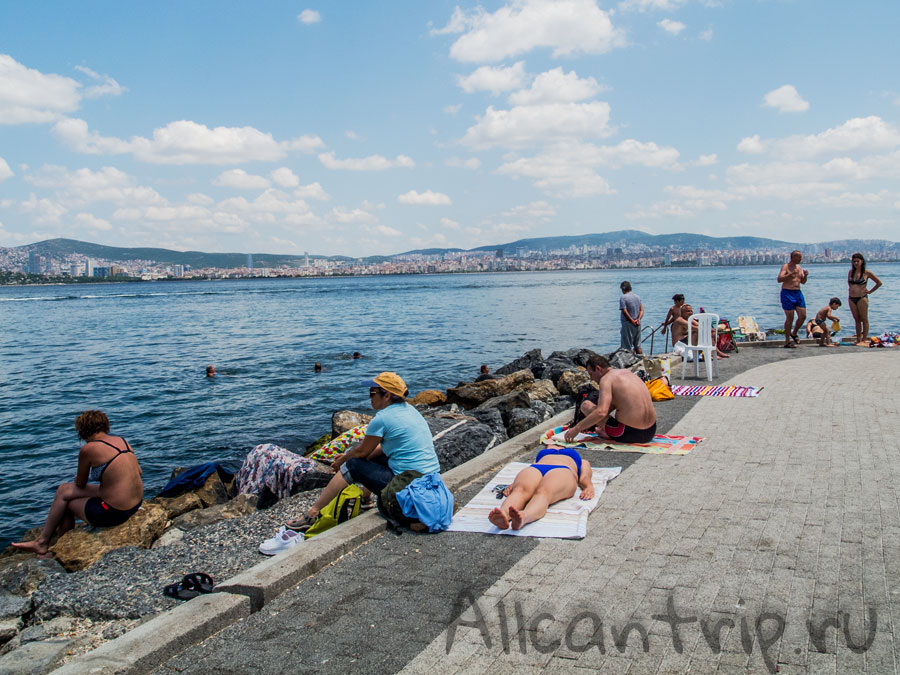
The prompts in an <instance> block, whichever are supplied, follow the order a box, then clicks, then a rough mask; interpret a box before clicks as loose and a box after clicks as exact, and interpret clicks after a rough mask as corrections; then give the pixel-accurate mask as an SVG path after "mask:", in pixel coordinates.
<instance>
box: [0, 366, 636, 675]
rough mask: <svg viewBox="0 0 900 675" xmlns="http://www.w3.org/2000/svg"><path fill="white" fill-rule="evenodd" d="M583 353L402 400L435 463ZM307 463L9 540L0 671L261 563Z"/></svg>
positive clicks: (63, 654)
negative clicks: (112, 518)
mask: <svg viewBox="0 0 900 675" xmlns="http://www.w3.org/2000/svg"><path fill="white" fill-rule="evenodd" d="M592 354H593V352H591V351H590V350H587V349H570V350H568V351H564V352H553V353H552V354H550V356H548V357H547V358H544V357H543V355H542V354H541V352H540V351H539V350H532V351H530V352H528V353H526V354H524V355H523V356H521V357H520V358H518V359H516V360H514V361H512V362H511V363H509V364H506V365H505V366H503V367H501V368H498V369H497V371H496V376H495V378H494V379H492V380H485V381H483V382H468V383H460V384H459V385H458V386H456V387H452V388H450V389H448V390H446V391H438V390H427V391H423V392H420V393H419V394H417V395H416V396H415V397H413V398H411V399H410V402H411V403H412V404H413V405H415V406H416V407H417V409H418V410H420V412H422V414H423V416H424V417H425V418H426V420H427V422H428V425H429V427H430V429H431V431H432V435H433V437H434V443H435V449H436V451H437V454H438V457H439V459H440V463H441V469H442V470H443V471H447V470H449V469H452V468H453V467H455V466H458V465H460V464H462V463H463V462H466V461H468V460H469V459H471V458H473V457H476V456H478V455H480V454H481V453H483V452H485V451H486V450H489V449H490V448H492V447H494V446H496V445H498V444H500V443H502V442H504V441H506V440H507V439H508V438H510V437H511V436H515V435H517V434H520V433H522V432H523V431H526V430H527V429H529V428H531V427H533V426H535V425H537V424H539V423H541V422H543V421H545V420H547V419H549V418H550V417H552V416H553V415H554V414H556V413H558V412H561V411H563V410H565V409H566V408H569V407H571V406H572V405H573V403H574V400H575V398H574V395H575V394H576V393H577V392H578V390H579V389H580V388H581V387H583V386H585V385H589V384H590V379H589V378H588V376H587V372H586V371H585V368H584V366H585V364H586V363H587V360H588V358H590V356H591V355H592ZM610 356H611V360H612V361H613V363H614V364H615V365H617V366H618V367H630V366H631V365H633V363H634V362H635V361H636V360H637V359H635V357H633V356H632V355H631V354H630V353H623V352H617V353H614V354H612V355H610ZM369 419H371V417H370V416H369V415H368V414H367V413H364V412H357V411H347V410H344V411H338V412H336V413H335V414H334V416H333V418H332V429H331V434H328V435H327V437H329V438H332V437H335V436H337V435H339V434H340V433H342V432H343V431H346V430H347V429H349V428H352V427H354V426H358V425H360V424H365V423H366V422H368V420H369ZM317 467H318V468H317V469H316V470H315V471H312V472H310V473H309V474H307V475H306V476H305V477H304V479H303V482H302V484H298V485H297V486H295V487H296V488H297V489H296V490H295V491H294V492H295V493H296V494H294V495H293V496H291V497H289V498H287V499H282V500H280V501H278V500H275V499H274V498H273V497H272V496H271V495H268V496H267V495H260V497H259V498H257V496H256V495H236V494H235V493H236V490H235V486H234V484H233V482H223V481H222V480H221V479H220V478H219V475H218V474H216V473H214V474H212V475H211V476H210V477H209V478H208V479H207V481H206V484H205V485H203V486H202V487H201V488H199V489H196V490H192V491H190V492H186V493H184V494H182V495H180V496H178V497H175V498H171V499H164V498H160V497H156V498H153V499H149V500H146V501H145V502H144V506H143V508H142V509H141V510H140V511H139V512H138V513H137V514H136V515H135V516H133V517H132V518H131V519H130V520H129V521H127V522H126V523H125V524H123V525H121V526H119V527H115V528H108V529H103V530H97V529H95V528H89V527H83V526H80V527H77V528H76V529H74V530H72V531H71V532H68V533H66V534H65V535H64V536H62V537H60V538H59V540H58V541H56V542H53V545H52V547H51V551H52V553H53V555H54V556H55V559H50V560H38V559H36V558H35V557H34V556H33V555H32V554H22V553H20V552H17V551H15V550H13V549H7V550H6V551H4V552H3V553H0V673H2V672H33V673H41V672H48V671H49V670H50V669H52V668H53V667H55V666H56V665H58V664H59V663H60V662H62V661H64V660H66V659H67V658H68V657H70V656H71V655H76V654H79V653H83V652H85V651H88V650H90V649H92V648H94V647H96V646H97V645H98V644H99V643H100V642H102V641H104V640H107V639H111V638H114V637H117V636H118V635H120V634H121V633H123V632H125V631H127V630H129V629H130V628H131V627H132V626H134V625H135V624H136V623H138V622H140V621H141V620H143V619H145V618H146V617H149V616H152V615H154V614H156V613H158V612H160V611H164V610H166V609H169V608H171V607H173V606H175V604H177V601H175V600H173V599H171V598H168V597H166V596H164V595H163V593H162V589H163V587H164V586H165V585H166V584H169V583H173V582H175V581H179V580H180V579H181V578H182V577H183V576H184V575H185V574H186V573H189V572H196V571H203V572H206V573H208V574H210V575H212V577H213V578H214V579H215V580H216V581H221V580H224V579H227V578H229V577H231V576H234V575H235V574H237V573H239V572H242V571H244V570H246V569H248V568H249V567H251V566H253V565H254V564H256V563H258V562H260V560H262V556H261V555H260V554H259V553H258V550H257V547H258V545H259V543H260V542H261V541H263V540H265V539H267V538H269V537H270V536H271V535H272V533H273V532H274V531H275V530H276V529H277V528H278V526H280V525H281V524H282V523H284V522H285V520H287V519H288V518H291V517H295V516H297V515H298V514H301V513H303V512H304V511H305V510H306V509H307V508H308V507H309V506H310V505H311V504H312V502H313V501H314V499H315V496H316V493H317V489H318V488H319V487H320V486H321V485H323V484H324V482H326V481H327V480H328V478H329V477H330V475H331V474H330V469H329V468H328V467H327V466H325V465H317ZM177 471H178V470H176V472H175V473H177ZM34 533H36V531H34ZM34 533H32V534H30V536H29V533H26V534H25V536H24V537H23V538H24V539H29V538H33V536H34Z"/></svg>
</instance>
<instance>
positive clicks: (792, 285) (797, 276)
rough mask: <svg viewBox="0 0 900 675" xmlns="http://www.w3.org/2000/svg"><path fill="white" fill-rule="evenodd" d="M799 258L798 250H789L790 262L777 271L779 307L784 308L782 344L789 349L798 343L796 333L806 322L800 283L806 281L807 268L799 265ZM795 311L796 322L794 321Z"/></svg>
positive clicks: (804, 303) (807, 275)
mask: <svg viewBox="0 0 900 675" xmlns="http://www.w3.org/2000/svg"><path fill="white" fill-rule="evenodd" d="M801 260H803V254H802V253H800V251H791V260H790V262H787V263H785V264H784V265H782V266H781V271H780V272H779V273H778V282H779V283H780V284H781V309H783V310H784V346H785V348H791V349H793V348H796V347H797V346H798V345H799V344H800V337H799V336H798V335H797V333H798V331H799V330H800V327H801V326H802V325H803V324H804V323H805V322H806V300H805V299H804V298H803V291H801V290H800V285H801V284H805V283H806V279H807V277H809V270H805V269H803V268H802V267H800V261H801ZM795 312H796V314H797V321H796V322H794V313H795ZM792 328H793V330H792ZM791 340H793V342H792V341H791Z"/></svg>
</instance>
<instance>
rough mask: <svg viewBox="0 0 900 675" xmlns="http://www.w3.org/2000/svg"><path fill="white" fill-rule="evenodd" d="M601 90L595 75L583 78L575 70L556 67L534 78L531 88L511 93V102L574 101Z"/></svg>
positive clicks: (522, 103) (531, 103)
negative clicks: (564, 70)
mask: <svg viewBox="0 0 900 675" xmlns="http://www.w3.org/2000/svg"><path fill="white" fill-rule="evenodd" d="M600 91H602V87H601V86H600V85H599V84H597V80H595V79H594V78H593V77H588V78H584V79H582V78H580V77H578V74H577V73H576V72H575V71H574V70H572V71H569V72H568V73H563V69H562V68H554V69H553V70H548V71H547V72H545V73H541V74H540V75H538V76H537V77H536V78H534V81H533V82H532V83H531V88H530V89H523V90H521V91H517V92H515V93H513V94H510V97H509V102H510V103H511V104H513V105H535V104H539V103H573V102H575V101H582V100H584V99H586V98H591V97H592V96H596V95H597V94H598V93H600Z"/></svg>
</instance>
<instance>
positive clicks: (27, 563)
mask: <svg viewBox="0 0 900 675" xmlns="http://www.w3.org/2000/svg"><path fill="white" fill-rule="evenodd" d="M7 560H9V561H10V562H9V564H7V565H6V566H5V567H3V569H2V570H0V590H2V591H5V592H7V593H12V594H13V595H31V594H32V593H34V591H35V590H36V589H37V587H38V586H40V585H41V584H42V583H44V580H45V579H47V577H49V576H50V575H52V574H65V572H66V570H65V568H64V567H63V566H62V565H60V564H59V563H58V562H57V561H56V560H54V559H52V558H46V559H39V558H35V557H33V556H27V557H20V556H15V558H13V557H10V558H7Z"/></svg>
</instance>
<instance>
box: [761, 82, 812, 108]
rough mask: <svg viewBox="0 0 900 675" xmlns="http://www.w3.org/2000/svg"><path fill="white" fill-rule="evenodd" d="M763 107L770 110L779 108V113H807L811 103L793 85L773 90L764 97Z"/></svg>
mask: <svg viewBox="0 0 900 675" xmlns="http://www.w3.org/2000/svg"><path fill="white" fill-rule="evenodd" d="M763 105H765V106H767V107H769V108H777V109H778V112H783V113H785V112H806V111H807V110H809V103H808V102H807V101H804V100H803V97H801V96H800V94H799V93H797V88H796V87H794V85H792V84H785V85H784V86H781V87H778V89H773V90H772V91H770V92H769V93H768V94H766V95H765V96H764V97H763Z"/></svg>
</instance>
